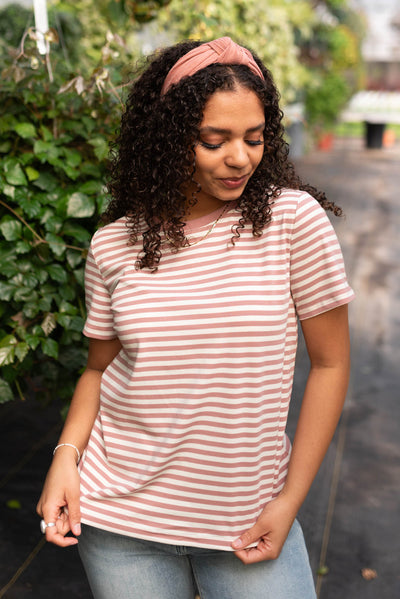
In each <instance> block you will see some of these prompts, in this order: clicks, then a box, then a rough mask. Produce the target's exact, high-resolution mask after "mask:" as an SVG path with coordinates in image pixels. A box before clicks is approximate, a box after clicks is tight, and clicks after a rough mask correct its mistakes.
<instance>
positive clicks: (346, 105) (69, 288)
mask: <svg viewBox="0 0 400 599" xmlns="http://www.w3.org/2000/svg"><path fill="white" fill-rule="evenodd" d="M223 35H229V36H231V37H232V38H234V39H235V41H237V42H239V43H242V44H243V45H245V46H248V47H250V48H251V49H252V50H254V51H255V52H256V53H257V54H258V55H259V56H260V58H261V59H262V60H263V61H264V62H265V63H266V65H267V66H269V68H270V69H271V71H272V73H273V75H274V78H275V81H276V83H277V85H278V88H279V90H280V93H281V108H282V110H283V114H284V124H285V128H286V135H287V141H288V143H289V146H290V155H291V158H292V160H293V162H294V163H295V166H296V168H297V169H298V170H299V172H300V173H301V174H302V176H303V177H304V179H306V180H307V181H308V182H310V183H312V184H314V185H315V186H317V187H319V188H322V189H325V190H326V191H327V193H328V195H329V196H330V197H332V199H334V201H335V202H337V203H338V204H339V205H341V206H342V207H343V209H344V212H345V217H344V218H342V219H334V221H333V223H334V226H335V228H336V230H337V233H338V236H339V240H340V242H341V245H342V248H343V251H344V254H345V260H346V264H347V269H348V274H349V278H350V282H351V284H352V285H353V287H354V288H355V291H356V294H357V299H356V301H355V302H354V304H353V305H352V307H351V326H352V337H353V375H352V382H351V386H350V390H349V394H348V399H347V401H346V406H345V410H344V413H343V418H342V420H341V423H340V425H339V428H338V431H337V435H336V437H335V439H334V441H333V443H332V446H331V448H330V450H329V452H328V455H327V458H326V460H325V462H324V464H323V467H322V469H321V472H320V474H319V475H318V477H317V479H316V481H315V483H314V485H313V488H312V490H311V493H310V496H309V498H308V500H307V502H306V504H305V505H304V507H303V508H302V512H301V521H302V524H303V527H304V531H305V536H306V540H307V543H308V546H309V550H310V558H311V563H312V567H313V571H314V574H315V580H316V585H317V594H318V597H321V598H323V599H336V598H337V597H339V596H341V597H343V598H344V599H346V598H349V599H350V598H352V599H353V598H356V599H357V598H361V597H362V599H369V598H376V597H379V599H381V598H388V599H397V597H400V575H399V573H398V557H399V555H400V541H399V539H400V535H399V531H400V522H399V518H400V500H399V497H400V493H399V491H400V489H399V481H400V460H399V457H400V451H399V444H398V439H399V438H400V430H399V422H400V418H399V417H400V413H399V412H400V408H399V401H398V398H399V382H400V381H399V363H400V344H399V317H398V314H399V313H400V310H399V308H400V306H399V301H400V300H399V297H400V293H399V291H400V289H399V277H398V274H399V256H400V246H399V234H398V233H399V220H400V219H399V212H400V207H399V202H398V200H397V197H398V189H399V183H400V180H399V172H400V169H399V158H400V3H399V1H398V0H186V1H184V0H149V1H142V2H135V1H133V0H96V1H95V0H74V1H73V0H63V1H61V0H60V1H58V0H48V1H47V3H46V1H45V0H24V1H22V0H20V1H19V2H9V1H7V0H0V68H1V73H2V76H1V83H0V370H1V372H0V447H1V463H0V529H1V531H2V536H1V538H2V543H1V544H0V558H1V563H2V568H1V572H0V598H1V597H6V599H14V597H15V598H16V597H18V598H20V599H25V597H34V598H35V599H36V598H39V599H46V598H47V597H49V598H50V597H54V596H56V595H57V596H58V597H59V599H63V598H64V597H65V598H66V597H69V598H70V597H81V598H82V599H88V598H89V597H90V592H89V590H88V587H87V583H86V580H85V577H84V574H83V572H82V568H81V565H80V563H79V560H78V558H77V555H76V552H74V550H68V551H64V552H60V550H58V549H57V548H55V547H50V546H47V545H45V544H44V541H43V539H42V538H41V535H40V532H39V527H38V522H39V519H38V518H37V517H36V515H35V505H36V501H37V499H38V496H39V493H40V488H41V484H42V481H43V478H44V475H45V472H46V469H47V467H48V466H49V463H50V459H51V451H52V448H53V447H54V446H55V442H56V440H57V437H58V434H59V432H60V430H61V426H62V419H63V417H64V416H65V413H66V411H67V409H68V401H69V398H70V397H71V394H72V391H73V388H74V385H75V382H76V380H77V378H78V376H79V373H80V372H81V370H82V368H83V365H84V364H85V357H86V351H87V347H86V341H85V339H83V338H82V335H81V330H82V326H83V322H84V318H85V310H84V294H83V268H84V261H85V257H86V252H87V247H88V244H89V241H90V238H91V236H92V234H93V232H94V231H95V229H96V227H97V226H98V222H99V216H100V214H101V212H102V211H103V209H104V207H105V205H106V202H107V193H106V190H105V186H104V181H105V176H106V170H107V155H108V148H109V143H110V142H111V141H112V139H113V137H114V135H115V131H116V130H117V129H118V124H119V119H120V115H121V111H122V110H123V105H124V99H125V97H126V93H127V89H128V88H129V84H130V83H131V81H132V79H133V77H134V74H133V73H134V67H135V66H136V65H137V64H142V63H143V61H144V60H145V58H146V56H148V55H149V54H151V53H152V52H153V51H155V50H156V49H157V48H158V47H160V46H165V45H169V44H170V43H174V42H175V41H178V40H181V39H184V38H192V39H211V38H215V37H220V36H223ZM306 371H307V359H306V356H305V351H304V347H303V345H302V343H300V349H299V359H298V364H297V368H296V378H295V386H294V393H293V406H292V411H291V416H290V421H289V432H290V433H292V432H293V428H294V423H295V421H296V415H297V413H298V408H299V404H300V400H301V393H302V388H303V385H304V378H305V374H306ZM155 599H156V598H155ZM299 599H301V598H299Z"/></svg>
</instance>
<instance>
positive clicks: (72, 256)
mask: <svg viewBox="0 0 400 599" xmlns="http://www.w3.org/2000/svg"><path fill="white" fill-rule="evenodd" d="M82 260H83V256H82V252H78V251H77V250H67V261H68V264H69V265H70V266H71V268H75V267H76V266H78V264H80V263H81V262H82Z"/></svg>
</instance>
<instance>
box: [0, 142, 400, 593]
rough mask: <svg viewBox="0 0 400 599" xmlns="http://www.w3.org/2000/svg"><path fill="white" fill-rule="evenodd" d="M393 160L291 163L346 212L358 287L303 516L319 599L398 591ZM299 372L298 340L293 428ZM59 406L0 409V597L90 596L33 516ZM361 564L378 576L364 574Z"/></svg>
mask: <svg viewBox="0 0 400 599" xmlns="http://www.w3.org/2000/svg"><path fill="white" fill-rule="evenodd" d="M399 159H400V146H395V147H394V148H391V149H383V150H365V149H363V148H362V145H361V142H360V141H357V140H353V141H352V140H350V141H349V140H341V141H338V142H337V143H336V147H335V148H334V150H333V151H332V152H330V153H313V154H310V155H309V156H307V157H305V158H303V159H301V160H298V161H297V162H298V168H299V170H300V172H301V173H302V174H303V176H304V178H305V179H307V180H308V181H310V182H312V183H313V184H314V185H316V186H317V187H320V188H323V189H325V190H327V192H328V194H329V196H330V197H332V198H333V199H334V200H335V201H336V202H337V203H338V204H340V205H341V206H342V207H343V208H344V210H345V213H346V217H345V218H342V219H334V224H335V228H336V230H337V232H338V236H339V238H340V241H341V243H342V247H343V250H344V254H345V258H346V264H347V271H348V275H349V278H350V281H351V283H352V285H353V287H354V288H355V291H356V293H357V300H356V301H355V302H353V304H352V306H351V322H352V340H353V371H352V381H351V387H350V391H349V394H348V398H347V401H346V405H345V410H344V413H343V417H342V420H341V423H340V426H339V428H338V431H337V434H336V436H335V439H334V442H333V443H332V445H331V447H330V449H329V452H328V455H327V457H326V459H325V461H324V464H323V467H322V469H321V471H320V473H319V474H318V477H317V479H316V481H315V483H314V485H313V487H312V489H311V492H310V494H309V497H308V499H307V501H306V503H305V505H304V506H303V508H302V510H301V514H300V519H301V521H302V524H303V528H304V532H305V536H306V540H307V544H308V547H309V551H310V558H311V563H312V567H313V571H314V572H315V573H317V570H318V568H319V566H321V565H323V566H326V568H327V569H328V573H327V574H326V575H325V576H323V577H322V576H317V574H316V584H317V591H318V597H319V598H320V599H339V598H340V599H398V598H399V597H400V574H399V565H398V562H399V556H400V499H399V498H400V493H399V490H400V489H399V486H400V459H399V458H400V455H399V454H400V447H399V439H400V431H399V422H400V402H399V395H400V394H399V387H400V386H399V382H400V374H399V373H400V327H399V321H400V316H399V315H400V277H399V268H400V267H399V264H400V236H399V230H400V229H399V222H400V200H399V198H398V190H399V188H400V185H399V184H400V180H399V179H400V175H399V173H400V169H399ZM306 369H307V360H306V357H305V352H304V348H303V347H302V346H301V347H300V353H299V360H298V366H297V370H296V379H295V387H294V397H293V404H292V412H291V417H290V422H289V430H290V431H293V426H294V421H295V418H296V414H297V412H298V408H299V403H300V397H301V391H302V387H303V385H304V380H305V376H306ZM58 408H59V406H56V405H54V406H50V407H43V408H42V407H40V406H39V405H38V402H37V401H36V402H34V401H32V400H28V401H27V402H26V403H25V404H22V403H20V402H18V401H15V402H14V403H12V404H6V405H4V406H0V447H1V455H2V460H1V465H0V532H1V543H0V563H1V569H0V599H1V598H3V597H4V598H5V599H28V598H29V599H54V598H55V597H57V599H90V597H91V595H90V591H89V589H88V585H87V583H86V580H85V577H84V574H83V571H82V567H81V565H80V562H79V559H78V557H77V553H76V549H75V548H71V549H67V550H62V549H58V548H56V547H53V546H50V545H46V544H45V543H44V542H43V538H42V535H41V534H40V532H39V518H38V517H37V516H36V515H35V504H36V501H37V498H38V496H39V493H40V487H41V484H42V480H43V477H44V474H45V470H46V469H47V467H48V465H49V463H50V459H51V451H52V448H53V447H54V445H55V442H56V440H57V437H58V434H59V429H60V426H61V423H60V419H59V416H58ZM10 501H11V504H10V503H9V502H10ZM13 502H14V503H13ZM15 502H17V503H15ZM18 502H19V503H18ZM7 503H8V505H7ZM12 505H14V506H16V507H14V508H13V507H11V506H12ZM18 505H19V506H20V507H18ZM17 507H18V509H17ZM364 568H368V569H370V570H373V571H374V572H375V573H376V578H373V579H371V580H366V578H364V577H363V575H362V571H363V569H364ZM372 574H374V573H372ZM364 576H365V572H364ZM110 599H114V598H110ZM155 599H158V598H155ZM159 599H162V598H159ZM243 599H247V598H243ZM299 599H302V598H301V597H299Z"/></svg>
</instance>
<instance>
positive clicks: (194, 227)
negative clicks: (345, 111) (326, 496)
mask: <svg viewBox="0 0 400 599" xmlns="http://www.w3.org/2000/svg"><path fill="white" fill-rule="evenodd" d="M281 116H282V115H281V112H280V110H279V106H278V93H277V91H276V89H275V86H274V83H273V80H272V77H271V74H270V73H269V71H268V70H267V69H266V68H265V66H264V65H263V64H262V63H261V62H260V60H259V59H258V58H257V57H256V56H254V55H253V54H251V53H250V52H249V51H248V50H246V49H244V48H242V47H240V46H238V45H237V44H235V43H234V42H233V41H232V40H230V39H229V38H221V39H219V40H214V41H213V42H210V43H206V44H200V43H199V42H185V43H181V44H178V45H176V46H173V47H171V48H168V49H166V50H164V51H163V52H161V53H159V54H157V55H156V57H155V58H153V59H152V61H151V62H150V64H149V65H148V67H147V69H146V70H145V71H144V72H143V74H142V75H141V77H140V78H139V79H138V80H137V81H136V83H135V84H134V85H133V88H132V91H131V94H130V96H129V99H128V102H127V107H126V111H125V114H124V116H123V118H122V125H121V130H120V133H119V137H118V139H117V151H116V152H115V154H114V157H113V170H112V177H111V181H110V191H111V194H112V198H113V199H112V201H111V203H110V206H109V208H108V211H107V214H106V218H107V220H108V224H107V225H106V226H105V227H103V228H102V229H100V230H99V231H97V233H96V234H95V235H94V237H93V240H92V244H91V248H90V252H89V256H88V260H87V268H86V294H87V306H88V317H87V321H86V324H85V329H84V334H85V335H87V336H88V337H89V338H90V347H89V356H88V363H87V367H86V370H85V372H84V373H83V375H82V377H81V378H80V380H79V382H78V385H77V388H76V391H75V394H74V397H73V400H72V403H71V408H70V410H69V414H68V418H67V420H66V423H65V427H64V430H63V432H62V435H61V438H60V441H59V444H58V446H57V448H56V450H55V451H54V459H53V463H52V465H51V468H50V471H49V473H48V476H47V479H46V482H45V486H44V490H43V493H42V496H41V498H40V500H39V503H38V513H39V514H40V515H41V516H42V517H43V519H44V520H43V521H42V524H41V526H42V529H43V531H44V532H45V534H46V538H47V540H48V541H51V542H53V543H55V544H57V545H60V546H68V545H72V544H75V543H77V542H78V541H77V539H76V537H79V546H78V547H79V551H80V554H81V557H82V560H83V563H84V566H85V568H86V571H87V574H88V577H89V581H90V584H91V587H92V590H93V594H94V596H95V597H96V599H99V598H100V599H105V598H111V597H115V596H119V597H121V598H125V597H126V598H128V597H129V598H136V597H137V598H140V599H147V598H150V597H152V598H154V597H158V598H163V599H169V598H171V599H172V598H173V599H186V598H193V597H194V594H195V592H196V589H197V591H198V592H199V593H200V595H201V597H202V598H203V599H214V598H216V597H218V598H219V599H224V598H228V597H229V599H235V598H239V597H240V599H243V597H250V596H253V595H255V594H257V596H258V597H271V598H273V599H280V598H282V599H283V598H285V599H291V598H296V599H299V598H301V599H309V598H312V597H315V592H314V588H313V581H312V575H311V572H310V566H309V562H308V557H307V553H306V550H305V545H304V539H303V536H302V532H301V529H300V526H299V524H298V522H297V520H296V514H297V512H298V510H299V507H300V506H301V504H302V502H303V501H304V499H305V497H306V495H307V492H308V490H309V488H310V486H311V483H312V481H313V479H314V477H315V475H316V473H317V471H318V468H319V466H320V464H321V462H322V459H323V457H324V455H325V452H326V450H327V448H328V445H329V443H330V441H331V439H332V436H333V433H334V430H335V428H336V425H337V422H338V419H339V417H340V413H341V409H342V406H343V402H344V399H345V394H346V388H347V384H348V375H349V336H348V322H347V303H348V302H349V301H350V300H351V299H352V297H353V292H352V290H351V289H350V287H349V285H348V283H347V281H346V277H345V273H344V269H343V262H342V256H341V252H340V248H339V246H338V242H337V239H336V237H335V234H334V232H333V229H332V227H331V225H330V223H329V220H328V218H327V217H326V215H325V212H324V209H329V210H333V212H334V213H336V214H340V209H339V208H337V206H335V205H334V204H333V203H331V202H328V200H327V199H326V198H325V196H324V194H322V193H320V192H317V190H315V189H314V188H312V187H310V186H307V185H304V184H302V182H301V180H300V179H299V177H298V176H297V175H296V174H295V172H294V169H293V167H292V165H291V164H290V163H289V162H288V158H287V145H286V144H285V142H284V140H283V128H282V125H281ZM312 196H314V197H312ZM297 318H298V319H299V320H300V322H301V326H302V329H303V333H304V337H305V340H306V345H307V351H308V354H309V357H310V363H311V368H310V373H309V376H308V381H307V386H306V389H305V394H304V398H303V402H302V408H301V413H300V417H299V421H298V425H297V430H296V434H295V438H294V443H293V448H292V449H291V447H290V443H289V441H288V439H287V437H286V435H285V426H286V419H287V413H288V407H289V400H290V394H291V388H292V380H293V370H294V360H295V352H296V344H297ZM82 452H83V457H82V459H81V460H80V457H81V454H82ZM77 461H78V462H79V471H78V468H77V464H76V462H77ZM81 522H82V523H83V526H82V534H81ZM69 531H72V533H73V534H74V535H75V536H74V537H71V536H65V535H66V534H67V532H69Z"/></svg>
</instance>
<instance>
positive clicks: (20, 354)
mask: <svg viewBox="0 0 400 599" xmlns="http://www.w3.org/2000/svg"><path fill="white" fill-rule="evenodd" d="M28 352H29V345H28V344H27V343H26V341H21V342H20V343H18V345H17V347H16V348H15V355H16V357H17V358H18V360H19V361H20V362H22V361H23V360H24V359H25V358H26V356H27V355H28Z"/></svg>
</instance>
